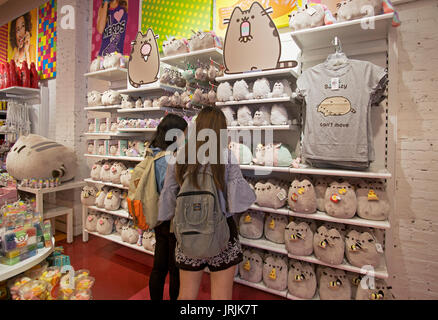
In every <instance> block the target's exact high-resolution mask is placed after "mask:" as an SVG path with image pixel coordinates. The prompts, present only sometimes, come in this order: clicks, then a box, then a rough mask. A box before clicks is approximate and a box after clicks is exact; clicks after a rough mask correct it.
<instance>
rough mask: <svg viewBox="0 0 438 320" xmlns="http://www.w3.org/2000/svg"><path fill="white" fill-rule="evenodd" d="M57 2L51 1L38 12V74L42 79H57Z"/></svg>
mask: <svg viewBox="0 0 438 320" xmlns="http://www.w3.org/2000/svg"><path fill="white" fill-rule="evenodd" d="M56 9H57V1H56V0H50V1H48V2H46V3H45V4H43V5H42V6H40V8H39V11H38V74H39V76H40V78H41V79H50V78H55V77H56V19H57V10H56Z"/></svg>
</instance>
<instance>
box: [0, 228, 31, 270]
mask: <svg viewBox="0 0 438 320" xmlns="http://www.w3.org/2000/svg"><path fill="white" fill-rule="evenodd" d="M1 244H2V248H1V252H2V256H1V258H0V263H2V264H6V265H14V264H17V263H18V262H20V261H23V260H26V259H28V258H30V257H33V256H35V255H36V253H37V249H38V240H37V228H35V227H20V228H17V229H14V230H7V231H5V230H3V232H2V234H1Z"/></svg>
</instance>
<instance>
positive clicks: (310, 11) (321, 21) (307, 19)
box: [289, 3, 336, 31]
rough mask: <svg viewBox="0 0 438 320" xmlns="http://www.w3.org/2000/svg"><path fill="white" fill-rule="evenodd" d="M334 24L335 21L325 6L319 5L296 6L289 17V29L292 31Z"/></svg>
mask: <svg viewBox="0 0 438 320" xmlns="http://www.w3.org/2000/svg"><path fill="white" fill-rule="evenodd" d="M335 22H336V19H335V18H334V17H333V14H332V12H331V11H330V10H329V9H328V8H327V6H326V5H323V4H319V3H309V4H306V5H304V6H302V7H299V6H297V8H296V9H295V10H293V11H292V12H291V14H290V15H289V27H290V28H291V29H292V31H298V30H302V29H307V28H314V27H320V26H323V25H330V24H333V23H335Z"/></svg>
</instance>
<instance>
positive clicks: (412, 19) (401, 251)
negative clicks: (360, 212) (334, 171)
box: [387, 0, 438, 299]
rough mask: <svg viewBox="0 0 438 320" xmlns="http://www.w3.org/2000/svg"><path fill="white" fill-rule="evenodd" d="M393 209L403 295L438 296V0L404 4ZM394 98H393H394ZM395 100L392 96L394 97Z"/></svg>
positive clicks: (394, 263)
mask: <svg viewBox="0 0 438 320" xmlns="http://www.w3.org/2000/svg"><path fill="white" fill-rule="evenodd" d="M397 10H398V12H399V15H400V19H401V20H402V25H401V26H400V27H399V28H398V29H397V31H396V48H397V50H396V52H397V53H398V57H391V56H390V59H391V58H395V59H398V63H397V66H396V68H395V69H396V73H395V74H391V71H390V76H391V77H392V78H391V80H392V81H397V83H396V87H397V90H396V92H397V97H396V101H397V103H396V104H395V105H391V104H390V107H392V108H396V110H397V145H396V153H395V154H396V164H395V178H396V180H395V183H396V186H395V210H394V212H393V216H392V219H391V220H392V221H391V223H392V230H391V231H390V232H388V234H387V236H388V237H391V239H390V240H391V241H390V242H391V247H389V248H387V260H388V267H389V268H390V275H391V278H392V279H391V280H390V282H392V283H391V284H392V285H393V287H394V294H395V295H396V296H397V298H402V299H437V298H438V282H437V281H436V280H437V275H438V242H437V241H436V240H437V239H438V191H437V189H438V125H437V123H438V122H437V120H438V109H437V108H436V106H437V104H438V90H437V88H438V75H437V70H438V54H437V48H438V33H437V32H436V28H437V25H438V18H437V17H438V0H422V1H413V2H410V3H405V4H400V5H398V6H397ZM390 101H391V100H390ZM392 101H394V100H392Z"/></svg>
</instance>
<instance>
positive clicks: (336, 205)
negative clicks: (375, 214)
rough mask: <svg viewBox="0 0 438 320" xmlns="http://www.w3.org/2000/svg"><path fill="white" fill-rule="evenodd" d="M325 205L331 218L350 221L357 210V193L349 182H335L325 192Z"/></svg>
mask: <svg viewBox="0 0 438 320" xmlns="http://www.w3.org/2000/svg"><path fill="white" fill-rule="evenodd" d="M324 203H325V211H326V213H327V214H328V215H329V216H332V217H336V218H342V219H350V218H352V217H353V216H354V215H355V213H356V209H357V198H356V192H355V191H354V188H353V186H352V185H351V184H350V183H349V182H348V181H345V180H338V181H333V182H332V183H330V185H329V186H328V188H327V190H326V192H325V197H324Z"/></svg>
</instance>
